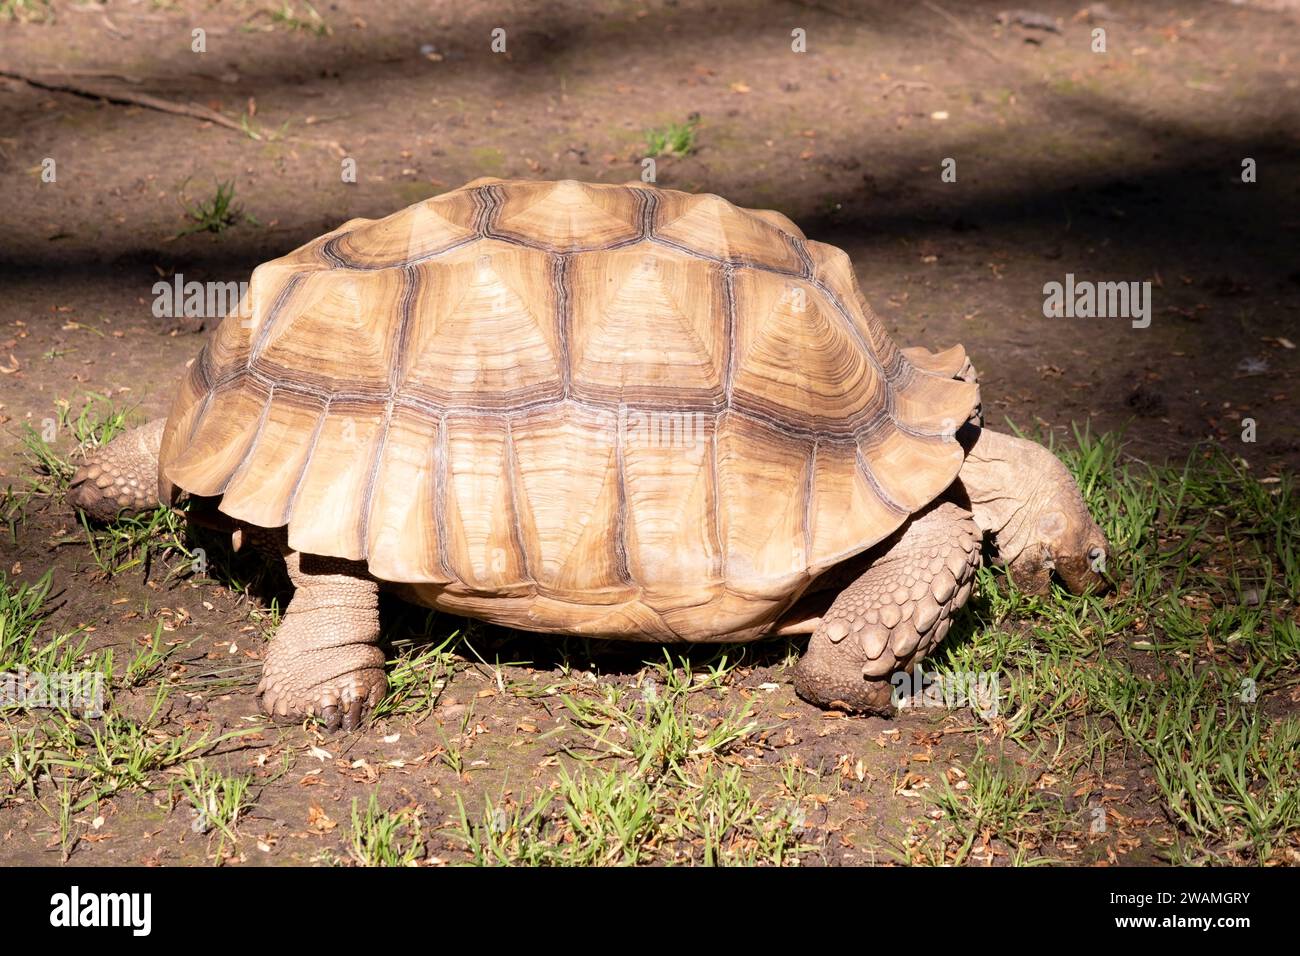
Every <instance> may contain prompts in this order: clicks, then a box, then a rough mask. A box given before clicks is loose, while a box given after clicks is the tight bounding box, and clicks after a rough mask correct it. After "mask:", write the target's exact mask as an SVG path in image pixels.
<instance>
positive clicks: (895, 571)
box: [794, 501, 981, 714]
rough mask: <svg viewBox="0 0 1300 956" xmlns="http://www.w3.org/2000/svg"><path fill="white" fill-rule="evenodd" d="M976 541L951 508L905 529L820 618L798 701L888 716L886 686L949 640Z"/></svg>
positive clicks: (975, 563)
mask: <svg viewBox="0 0 1300 956" xmlns="http://www.w3.org/2000/svg"><path fill="white" fill-rule="evenodd" d="M980 537H981V536H980V531H979V528H977V527H976V526H975V521H974V519H973V518H972V517H971V515H970V512H968V511H966V510H964V509H963V508H960V507H958V506H957V505H955V504H953V503H952V502H950V501H941V502H939V503H938V504H935V505H933V506H931V507H930V509H929V510H927V511H925V512H923V513H921V514H919V515H917V516H916V517H914V518H913V519H912V520H911V521H910V522H908V524H907V525H905V526H904V528H903V529H902V531H901V532H900V533H899V534H896V535H895V536H894V538H892V539H891V540H890V542H888V543H887V544H886V545H884V546H883V547H882V548H881V553H880V556H879V557H878V558H877V559H876V560H874V561H873V562H872V563H871V567H869V568H868V569H867V570H866V572H865V573H863V574H862V575H861V576H860V577H859V578H858V579H857V580H856V581H854V582H853V583H852V584H850V585H849V586H848V587H847V588H845V589H844V590H843V591H841V592H840V594H839V596H838V597H836V598H835V600H834V602H832V604H831V606H830V608H829V609H828V610H827V612H826V613H825V614H824V615H823V616H822V618H821V621H820V622H819V623H818V625H817V628H816V630H815V631H814V632H813V636H812V638H811V639H810V640H809V642H808V651H807V653H805V654H804V656H803V658H802V659H801V660H800V661H799V664H798V666H797V667H796V668H795V674H794V681H795V684H794V686H795V690H796V691H798V693H799V696H800V697H802V698H804V699H805V700H807V701H809V702H811V703H814V704H817V705H819V706H822V707H836V708H840V709H845V710H851V711H861V712H865V713H874V714H889V713H892V712H893V704H892V700H891V698H892V695H893V685H892V684H891V683H890V680H889V678H890V676H891V675H892V674H894V673H895V672H896V671H907V672H909V673H910V672H911V670H912V668H913V667H915V666H916V664H917V663H919V662H920V661H921V659H922V658H924V657H925V655H926V654H928V653H929V652H930V650H931V649H932V648H934V647H935V646H937V645H938V643H939V642H940V641H942V640H943V638H944V636H945V635H946V634H947V633H948V627H949V625H950V624H951V622H952V617H953V615H954V614H955V613H956V612H957V610H958V609H959V608H960V607H961V606H962V605H963V604H965V603H966V599H967V598H968V597H970V592H971V587H972V586H973V585H974V581H975V570H976V569H977V568H978V567H979V562H980Z"/></svg>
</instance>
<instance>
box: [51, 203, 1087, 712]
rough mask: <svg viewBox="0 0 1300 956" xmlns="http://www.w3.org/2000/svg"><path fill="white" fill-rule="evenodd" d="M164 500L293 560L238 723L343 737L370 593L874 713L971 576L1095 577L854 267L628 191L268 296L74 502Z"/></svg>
mask: <svg viewBox="0 0 1300 956" xmlns="http://www.w3.org/2000/svg"><path fill="white" fill-rule="evenodd" d="M182 495H188V496H190V498H191V499H193V502H194V507H192V508H191V514H192V515H193V514H196V513H199V512H202V511H203V509H204V508H206V509H207V513H208V514H209V516H210V517H211V516H220V517H221V518H222V520H226V521H229V522H231V524H230V527H231V528H233V529H234V533H235V534H236V536H237V538H238V539H239V540H244V539H246V540H251V541H255V542H257V543H258V546H259V547H261V548H264V549H266V550H267V551H269V552H270V553H272V554H273V555H275V556H277V557H281V556H282V557H283V560H284V561H285V565H286V568H287V571H288V575H289V578H290V580H291V581H292V583H293V585H294V587H295V592H294V595H293V598H292V600H291V602H290V603H289V605H288V607H287V610H286V612H285V614H284V618H283V621H282V623H281V625H280V628H279V631H278V633H277V634H276V636H275V637H274V638H273V640H272V642H271V645H270V648H269V650H268V653H267V657H266V661H265V664H264V667H263V676H262V680H261V684H260V686H259V689H258V690H259V695H260V698H261V706H262V708H263V710H265V711H266V712H267V713H268V714H269V715H271V716H273V717H277V718H282V719H293V720H297V719H302V718H303V717H305V716H308V715H313V716H316V717H318V718H320V719H321V720H322V721H324V722H325V724H326V725H327V727H329V728H331V729H333V728H337V727H339V726H342V727H343V728H345V729H349V728H353V727H355V726H357V725H358V724H359V722H361V721H362V720H363V719H364V717H365V716H366V714H367V713H368V711H369V709H370V708H372V707H373V706H374V705H375V703H376V702H377V701H378V700H379V699H380V697H381V696H382V695H383V693H384V692H385V689H386V681H385V676H384V655H383V653H382V652H381V650H380V648H379V646H378V641H379V637H380V626H379V616H378V609H377V608H378V592H379V589H380V588H381V587H384V588H388V589H392V590H393V591H394V592H396V593H397V594H398V595H400V596H401V597H403V598H405V599H406V600H409V601H412V602H415V603H418V604H421V605H425V606H428V607H432V608H436V609H438V610H440V611H446V612H450V613H452V614H455V615H460V616H466V617H472V618H477V619H480V620H484V621H488V622H491V623H493V624H497V625H503V626H506V627H510V628H518V629H523V630H528V631H539V632H547V633H552V634H582V635H590V636H594V637H608V638H624V639H630V640H641V641H658V642H682V641H686V642H710V641H729V642H730V641H749V640H753V639H756V638H760V637H763V636H764V635H768V634H807V635H810V637H809V642H808V647H807V651H806V653H805V654H804V655H803V657H802V659H801V660H800V661H799V663H798V665H797V667H796V668H795V672H794V684H795V689H796V691H797V693H798V694H799V695H800V696H802V697H803V698H805V699H806V700H808V701H810V702H813V703H815V704H818V705H822V706H826V707H832V706H833V707H838V708H842V709H845V710H848V711H855V712H863V713H875V714H888V713H889V712H890V711H891V706H892V701H891V697H892V696H893V694H892V691H893V687H892V685H891V683H890V678H891V675H894V674H896V673H897V672H900V671H902V672H911V671H912V670H913V668H915V666H916V665H917V664H918V663H919V662H920V661H921V660H922V659H923V658H924V657H925V656H926V655H927V654H929V653H930V652H932V651H933V650H934V648H935V646H936V645H937V644H938V643H939V642H940V641H942V640H943V638H944V635H945V634H946V633H947V631H948V629H949V626H950V624H951V622H952V619H953V615H954V614H956V613H957V611H958V609H959V608H961V606H962V605H963V604H964V603H965V602H966V600H967V598H968V597H969V595H970V593H971V589H972V585H973V582H974V578H975V572H976V569H977V567H978V566H979V562H980V560H981V552H982V549H984V548H987V549H989V551H990V553H991V555H992V557H993V558H994V560H997V561H1000V562H1002V563H1005V564H1006V565H1007V566H1008V569H1009V572H1010V574H1011V576H1012V578H1013V579H1014V580H1015V581H1016V582H1017V583H1018V584H1019V585H1020V586H1021V587H1023V588H1025V589H1027V590H1031V591H1036V592H1043V591H1045V590H1047V589H1048V587H1049V584H1050V582H1051V580H1052V576H1053V573H1055V575H1056V576H1058V577H1059V578H1060V579H1061V580H1062V582H1063V583H1064V584H1065V585H1066V586H1067V587H1068V588H1069V589H1070V590H1072V591H1075V592H1082V591H1085V590H1087V589H1089V588H1092V587H1099V586H1100V585H1101V583H1102V580H1103V578H1102V575H1101V574H1100V573H1099V571H1100V570H1101V569H1102V568H1103V565H1104V561H1105V554H1106V548H1107V544H1106V539H1105V537H1104V536H1103V535H1102V532H1101V531H1100V529H1099V528H1098V526H1097V525H1096V524H1095V523H1094V521H1093V520H1092V518H1091V517H1090V515H1089V513H1088V510H1087V508H1086V506H1085V504H1084V502H1083V499H1082V497H1081V495H1080V492H1079V489H1078V488H1077V487H1076V485H1075V483H1074V481H1073V480H1072V479H1071V477H1070V475H1069V474H1068V472H1067V471H1066V469H1065V468H1064V466H1063V465H1062V464H1061V463H1060V462H1059V461H1058V460H1057V458H1056V457H1055V456H1053V455H1052V454H1051V453H1050V452H1049V451H1047V450H1046V449H1045V448H1043V447H1042V446H1040V445H1038V444H1035V443H1033V442H1031V441H1028V440H1024V439H1021V438H1018V437H1013V436H1010V435H1006V434H1000V433H998V432H996V431H993V430H991V429H988V428H984V427H981V422H980V416H979V386H978V383H977V381H976V377H975V373H974V370H973V368H972V366H971V363H970V361H969V359H968V358H967V355H966V352H965V350H964V349H963V348H962V347H961V346H960V345H958V346H954V347H952V348H950V349H948V350H946V351H942V352H937V353H932V352H930V351H928V350H926V349H925V348H900V347H899V346H897V345H896V344H895V343H894V341H893V340H892V339H891V338H890V336H889V335H888V334H887V332H886V331H885V328H884V326H883V324H882V323H881V321H880V320H879V319H878V318H877V317H876V315H875V314H874V313H873V312H872V310H871V308H870V306H869V305H868V304H867V302H866V300H865V299H864V298H863V296H862V293H861V292H860V290H859V288H858V284H857V280H856V278H855V276H854V272H853V268H852V266H851V264H850V261H849V257H848V256H847V255H846V254H845V253H844V252H843V251H841V250H840V249H837V248H834V247H832V246H830V245H825V244H822V243H819V242H814V241H810V240H808V239H807V238H806V237H805V236H804V234H803V232H801V231H800V229H799V228H798V227H797V226H796V225H795V224H794V223H793V222H791V221H790V220H789V219H788V218H786V217H785V216H784V215H782V214H781V213H778V212H774V211H771V210H750V209H744V208H740V207H737V206H734V205H732V204H731V203H729V202H727V201H726V200H725V199H722V198H720V197H718V196H715V195H692V194H688V193H684V192H678V191H674V190H671V189H661V188H657V187H653V186H649V185H646V184H642V183H630V184H626V185H604V184H592V183H582V182H576V181H572V180H565V181H560V182H532V181H502V180H498V179H478V180H474V181H473V182H470V183H468V184H467V185H465V186H463V187H461V188H459V189H455V190H452V191H450V192H447V193H444V194H442V195H439V196H436V197H434V198H431V199H428V200H426V201H423V202H418V203H416V204H414V205H412V206H410V207H408V208H406V209H403V210H401V211H400V212H397V213H395V214H393V215H390V216H388V217H386V218H383V219H378V220H368V219H353V220H351V221H349V222H346V223H344V224H343V225H342V226H340V227H339V228H337V229H335V230H334V231H333V232H329V233H327V234H325V235H323V236H321V237H319V238H317V239H316V240H314V241H312V242H309V243H307V244H306V245H304V246H302V247H301V248H299V249H296V250H294V251H293V252H291V253H289V254H288V255H286V256H284V257H282V258H279V259H275V260H273V261H270V262H267V263H264V264H262V265H260V266H258V267H257V269H255V270H254V272H253V274H252V277H251V281H250V283H249V287H248V292H247V295H246V297H245V299H244V300H243V301H242V302H241V304H240V308H239V309H237V310H235V311H234V312H232V313H231V314H230V315H228V316H226V317H225V318H224V320H223V321H222V322H221V323H220V324H219V326H218V327H217V328H216V330H215V331H214V333H213V334H212V336H211V338H210V339H209V341H208V342H207V344H206V346H205V347H204V348H203V350H202V351H201V352H200V354H199V355H198V357H197V359H196V360H194V361H192V362H191V363H190V364H189V367H188V372H187V373H186V374H185V375H184V377H183V379H182V381H181V382H180V385H179V387H178V388H177V389H176V393H175V398H174V400H173V402H172V405H171V411H170V414H169V415H168V416H167V418H166V419H160V420H158V421H154V422H150V423H149V424H147V425H143V426H141V427H139V428H136V429H134V430H132V431H129V432H127V433H125V434H123V435H121V436H120V437H118V438H116V439H115V440H113V441H112V442H110V443H109V444H108V445H106V446H105V447H104V448H103V449H102V451H101V452H100V453H99V454H98V455H97V456H96V457H94V458H93V459H91V460H90V461H88V462H87V464H86V465H84V466H83V467H82V468H80V469H79V470H78V472H77V473H76V475H75V476H74V480H73V483H72V485H71V488H70V491H69V496H70V500H71V502H72V503H73V504H74V505H75V506H76V507H78V508H80V509H82V510H83V511H85V512H86V513H87V514H88V515H89V516H91V517H92V518H97V519H108V518H111V517H112V516H114V515H115V514H117V513H118V512H120V511H123V510H132V511H141V510H148V509H150V508H153V507H156V506H157V505H158V504H159V503H160V502H163V503H175V502H177V501H178V500H179V498H180V497H181V496H182Z"/></svg>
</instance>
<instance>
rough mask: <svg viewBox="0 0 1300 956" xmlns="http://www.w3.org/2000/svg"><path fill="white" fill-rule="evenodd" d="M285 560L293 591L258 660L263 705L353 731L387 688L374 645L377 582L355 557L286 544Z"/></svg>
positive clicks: (277, 713)
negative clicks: (268, 647)
mask: <svg viewBox="0 0 1300 956" xmlns="http://www.w3.org/2000/svg"><path fill="white" fill-rule="evenodd" d="M284 562H285V567H286V568H287V569H288V572H289V580H290V581H292V582H293V585H294V589H295V590H294V594H293V598H292V600H290V602H289V606H288V608H287V609H286V610H285V614H284V620H283V621H282V622H281V623H280V628H279V630H278V631H276V634H275V637H274V639H272V641H271V650H270V652H269V653H268V654H267V656H266V663H265V664H264V665H263V666H262V682H261V684H259V685H258V688H257V691H258V693H259V694H260V695H261V696H262V709H263V710H264V711H265V712H266V713H267V714H269V715H270V716H271V717H274V718H276V719H281V720H292V721H297V720H301V719H302V718H303V717H304V716H307V715H312V716H316V717H319V718H321V720H323V721H324V722H325V726H326V727H327V728H328V729H329V730H335V729H337V728H338V727H339V726H342V728H343V729H344V730H353V729H355V728H356V727H358V726H359V725H360V724H361V721H362V719H363V718H364V717H365V715H366V714H367V713H368V712H369V711H370V710H371V709H373V708H374V706H375V705H376V704H377V703H379V699H380V698H381V697H383V695H384V692H385V690H387V688H388V681H387V679H386V678H385V677H384V655H383V652H382V651H381V650H380V649H379V647H378V646H377V644H378V641H379V584H378V582H376V581H375V580H374V579H373V578H371V577H368V576H367V575H366V573H365V565H364V564H362V563H360V562H356V561H343V560H340V559H337V558H322V557H319V556H317V555H312V554H306V555H304V554H299V553H298V552H296V551H291V552H288V553H287V554H285V557H284Z"/></svg>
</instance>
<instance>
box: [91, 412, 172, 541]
mask: <svg viewBox="0 0 1300 956" xmlns="http://www.w3.org/2000/svg"><path fill="white" fill-rule="evenodd" d="M166 424H167V419H165V418H158V419H155V420H154V421H151V422H150V423H149V424H147V425H141V426H140V427H139V428H132V429H131V430H130V431H126V432H123V433H122V434H121V435H118V436H117V437H116V438H114V439H113V440H112V441H111V442H109V443H108V444H107V445H105V446H104V448H103V449H102V450H101V451H100V452H99V454H98V455H96V456H95V457H94V459H92V460H91V461H89V462H87V463H86V464H84V465H82V466H81V467H80V468H78V469H77V472H76V474H74V475H73V476H72V484H71V485H70V486H69V487H68V501H69V503H71V504H72V506H73V507H74V508H80V509H81V510H82V511H84V512H85V513H86V514H87V515H89V516H90V517H92V518H94V519H96V520H97V521H109V520H111V519H113V518H115V517H117V515H118V514H119V513H120V512H123V511H126V512H133V513H134V512H141V511H150V510H152V509H154V508H156V507H158V451H159V448H160V447H161V445H162V433H163V426H164V425H166Z"/></svg>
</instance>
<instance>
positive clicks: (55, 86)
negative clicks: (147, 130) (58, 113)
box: [0, 70, 262, 139]
mask: <svg viewBox="0 0 1300 956" xmlns="http://www.w3.org/2000/svg"><path fill="white" fill-rule="evenodd" d="M0 76H6V77H9V78H10V79H13V80H21V81H22V82H24V83H26V84H28V85H29V86H34V87H36V88H37V89H42V90H50V91H52V92H55V93H71V94H73V95H74V96H84V97H86V98H88V99H95V100H104V101H105V102H108V103H116V104H118V105H119V106H143V107H145V108H146V109H151V110H158V111H159V112H160V113H172V114H174V115H176V116H188V117H190V118H191V119H197V120H203V121H205V122H208V123H216V124H217V125H218V126H224V127H226V128H227V129H233V130H235V131H236V132H239V133H243V134H245V135H247V136H250V137H252V138H253V139H261V138H262V137H261V136H260V135H259V134H258V133H257V132H256V131H254V130H252V129H246V128H245V127H243V126H241V125H240V124H239V123H236V122H235V121H234V120H232V119H231V118H230V117H229V116H223V115H222V114H221V113H218V112H217V111H216V110H210V109H208V108H207V107H206V106H199V105H198V104H197V103H174V102H172V101H171V100H164V99H162V98H160V97H157V96H150V95H148V94H147V93H131V92H127V91H125V90H113V89H108V88H106V87H102V86H98V85H92V84H89V83H72V82H70V81H68V80H66V79H62V80H55V79H42V78H41V77H39V76H33V75H30V74H26V73H19V72H17V71H14V70H0Z"/></svg>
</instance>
